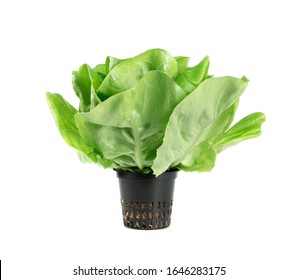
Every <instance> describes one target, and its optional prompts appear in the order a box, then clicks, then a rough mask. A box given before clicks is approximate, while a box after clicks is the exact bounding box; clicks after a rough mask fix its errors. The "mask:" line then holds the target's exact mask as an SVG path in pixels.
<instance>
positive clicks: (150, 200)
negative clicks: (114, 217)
mask: <svg viewBox="0 0 297 280" xmlns="http://www.w3.org/2000/svg"><path fill="white" fill-rule="evenodd" d="M116 172H117V176H118V178H119V183H120V192H121V203H122V210H123V220H124V225H125V226H126V227H128V228H133V229H142V230H152V229H162V228H166V227H169V225H170V222H171V213H172V204H173V193H174V182H175V178H176V176H177V172H178V171H167V172H165V173H163V174H161V175H160V176H158V177H155V176H154V175H153V174H143V173H132V172H123V171H116Z"/></svg>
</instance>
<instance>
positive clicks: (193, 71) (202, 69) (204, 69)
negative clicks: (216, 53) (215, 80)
mask: <svg viewBox="0 0 297 280" xmlns="http://www.w3.org/2000/svg"><path fill="white" fill-rule="evenodd" d="M208 68H209V58H208V56H206V57H205V58H203V60H202V61H201V62H200V63H199V64H197V65H196V66H194V67H190V68H187V69H186V70H185V71H183V72H182V73H181V74H180V75H179V76H178V77H177V78H176V79H175V81H176V82H177V83H178V84H179V85H180V87H181V88H182V89H183V90H184V91H185V92H186V93H188V94H189V93H191V92H192V91H193V90H194V89H196V88H197V87H198V86H199V85H200V84H201V83H202V82H203V81H204V80H205V79H207V78H208V75H207V73H208Z"/></svg>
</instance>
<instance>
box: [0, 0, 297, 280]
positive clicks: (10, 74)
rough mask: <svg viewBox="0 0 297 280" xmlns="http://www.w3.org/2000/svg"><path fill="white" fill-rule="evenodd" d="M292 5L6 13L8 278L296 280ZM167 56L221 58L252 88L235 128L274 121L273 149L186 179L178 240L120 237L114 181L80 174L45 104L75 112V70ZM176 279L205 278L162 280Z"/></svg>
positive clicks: (30, 4) (1, 88) (225, 70)
mask: <svg viewBox="0 0 297 280" xmlns="http://www.w3.org/2000/svg"><path fill="white" fill-rule="evenodd" d="M293 3H294V1H287V0H282V1H254V2H252V1H229V0H225V1H187V0H183V1H161V0H159V1H156V0H150V1H139V0H138V1H120V0H119V1H115V0H114V1H89V0H86V1H62V0H59V1H56V0H51V1H33V0H27V1H20V0H15V1H14V0H11V1H4V0H2V1H1V2H0V29H1V33H0V36H1V38H0V40H1V43H0V49H1V51H0V79H1V82H0V95H1V98H0V102H1V103H0V105H1V109H0V122H1V123H0V124H1V125H0V129H1V136H0V148H1V153H0V155H1V168H0V174H1V175H0V180H1V186H0V259H1V260H2V274H3V279H6V280H9V279H13V280H16V279H30V280H35V279H43V280H47V279H51V280H52V279H63V280H67V279H114V278H115V277H111V276H109V277H102V276H101V277H94V278H93V277H87V278H83V277H78V276H73V275H72V270H73V269H74V268H76V267H77V266H78V265H80V266H83V267H90V266H97V267H103V268H109V267H113V266H117V267H126V266H127V265H131V266H133V267H135V268H139V267H156V268H158V269H163V270H164V271H166V267H168V266H172V267H174V266H226V267H227V275H226V276H225V277H214V276H213V277H209V278H207V277H204V278H203V277H200V278H199V279H228V280H229V279H230V280H233V279H234V280H235V279H236V280H238V279H240V280H245V279H248V280H250V279H261V280H263V279H270V280H271V279H286V280H291V279H292V280H293V279H294V280H296V279H297V270H296V266H297V253H296V252H297V244H296V236H297V230H296V222H297V221H296V220H297V218H296V215H297V203H296V200H297V192H296V187H297V184H296V183H297V180H296V171H297V169H296V158H297V152H296V143H297V142H296V141H297V137H296V135H297V134H296V120H297V117H296V112H297V109H296V108H297V106H296V100H297V99H296V95H297V91H296V74H297V73H296V64H297V55H296V49H297V45H296V41H294V40H295V39H296V29H295V28H294V25H295V26H296V24H297V20H296V8H294V6H293ZM155 47H159V48H163V49H165V50H167V51H169V52H170V53H171V54H172V55H174V56H178V55H185V56H190V57H191V58H192V60H191V62H192V64H195V63H197V62H199V60H200V59H202V58H203V57H204V56H205V55H209V56H210V60H211V67H210V73H211V74H216V75H217V76H220V75H233V76H236V77H241V76H242V75H246V76H247V77H248V78H249V79H250V81H251V82H250V84H249V86H248V89H247V90H246V92H245V93H244V95H243V97H242V98H241V103H240V106H239V108H238V112H237V116H236V120H238V119H240V118H241V117H243V116H245V115H247V114H249V113H252V112H255V111H263V112H265V114H266V117H267V121H266V123H265V124H264V125H263V135H262V136H261V137H259V138H256V139H253V140H249V141H247V142H244V143H242V144H240V145H237V146H235V147H233V148H232V149H230V150H227V151H225V152H223V153H222V154H220V155H219V156H218V159H217V164H216V167H215V169H214V170H213V171H212V172H211V173H203V174H202V173H190V174H189V173H182V172H180V174H179V176H178V179H177V181H176V192H175V202H174V209H173V218H172V225H171V226H170V228H168V229H166V230H160V231H134V230H129V229H126V228H124V226H123V225H122V220H121V208H120V202H119V189H118V182H117V178H116V176H115V174H114V172H113V171H111V170H103V169H100V168H99V167H97V166H95V165H84V164H81V163H80V162H79V160H78V159H77V157H76V153H75V151H74V150H73V149H71V148H69V147H68V146H67V145H66V144H65V143H64V141H63V140H62V138H61V137H60V135H59V132H58V130H57V128H56V126H55V124H54V121H53V119H52V116H51V114H50V111H49V109H48V106H47V104H46V100H45V92H46V91H51V92H59V93H62V94H63V95H64V96H65V98H66V99H68V100H69V101H70V102H71V103H72V104H74V105H77V104H78V102H77V99H76V97H75V95H74V94H73V91H72V86H71V71H72V70H74V69H77V68H78V67H79V66H80V65H81V64H83V63H88V64H90V65H91V66H95V65H96V64H98V63H102V62H104V59H105V57H106V56H107V55H111V56H115V57H119V58H125V57H129V56H134V55H137V54H139V53H141V52H143V51H145V50H147V49H149V48H155ZM120 278H121V279H130V278H129V277H119V278H116V279H120ZM132 278H133V277H132ZM137 278H140V277H137ZM143 278H145V277H143ZM148 278H149V277H147V279H148ZM167 278H168V279H169V278H173V279H174V278H175V279H183V278H185V279H194V278H195V277H193V278H192V277H189V276H183V277H182V276H179V277H173V276H171V277H169V276H168V277H166V276H165V275H164V274H163V275H162V276H156V277H151V278H150V279H167ZM197 278H198V277H197Z"/></svg>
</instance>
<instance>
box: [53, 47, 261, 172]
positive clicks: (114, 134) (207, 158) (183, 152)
mask: <svg viewBox="0 0 297 280" xmlns="http://www.w3.org/2000/svg"><path fill="white" fill-rule="evenodd" d="M188 63H189V58H188V57H183V56H179V57H173V56H171V55H170V54H169V53H168V52H166V51H164V50H161V49H152V50H148V51H146V52H144V53H142V54H140V55H137V56H135V57H133V58H128V59H116V58H114V57H110V56H109V57H107V58H106V61H105V64H99V65H97V66H95V67H94V68H92V67H90V66H89V65H87V64H83V65H82V66H81V67H80V68H79V69H78V70H77V71H74V72H73V79H72V82H73V88H74V92H75V93H76V95H77V96H78V98H79V108H78V110H76V109H75V108H74V107H73V106H72V105H70V104H69V103H68V102H67V101H66V100H65V99H64V98H63V97H62V96H61V95H60V94H57V93H47V100H48V103H49V106H50V109H51V111H52V114H53V116H54V119H55V121H56V124H57V126H58V129H59V131H60V133H61V135H62V137H63V138H64V140H65V141H66V143H67V144H68V145H70V146H71V147H73V148H75V149H76V150H78V153H79V157H80V159H81V160H82V161H84V162H93V163H96V164H99V165H101V166H102V167H104V168H113V169H117V170H126V171H131V172H143V173H149V172H153V173H154V174H155V175H156V176H158V175H160V174H162V173H163V172H165V171H166V170H170V169H179V170H184V171H200V172H202V171H210V170H211V169H212V168H213V167H214V165H215V161H216V156H217V154H218V153H220V152H222V151H223V150H224V149H226V148H228V147H230V146H233V145H234V144H237V143H239V142H241V141H243V140H246V139H249V138H253V137H256V136H258V135H260V133H261V124H262V123H263V122H264V120H265V116H264V114H263V113H253V114H250V115H248V116H246V117H245V118H243V119H242V120H240V121H239V122H238V123H236V124H234V125H233V126H232V127H231V128H230V126H231V123H232V121H233V119H234V114H235V112H236V109H237V106H238V102H239V98H240V96H241V94H242V93H243V92H244V90H245V89H246V87H247V85H248V79H247V78H246V77H243V78H241V79H239V78H234V77H230V76H224V77H212V76H209V75H208V68H209V59H208V57H205V58H204V59H203V60H202V61H201V62H200V63H199V64H197V65H196V66H193V67H189V66H188Z"/></svg>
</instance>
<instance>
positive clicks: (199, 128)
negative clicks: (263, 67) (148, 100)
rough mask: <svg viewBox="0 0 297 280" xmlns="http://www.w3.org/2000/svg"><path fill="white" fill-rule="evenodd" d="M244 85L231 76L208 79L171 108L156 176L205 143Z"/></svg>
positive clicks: (158, 157) (158, 158)
mask: <svg viewBox="0 0 297 280" xmlns="http://www.w3.org/2000/svg"><path fill="white" fill-rule="evenodd" d="M246 86H247V82H246V81H243V80H241V79H237V78H233V77H221V78H210V79H207V80H205V81H204V82H203V83H202V84H201V85H200V86H199V87H198V88H197V89H196V90H195V91H194V92H192V93H191V94H190V95H188V96H187V97H186V98H185V99H184V100H183V101H182V102H180V104H178V106H177V107H176V108H175V109H174V111H173V113H172V115H171V117H170V120H169V122H168V125H167V127H166V132H165V136H164V139H163V144H162V145H161V146H160V147H159V148H158V150H157V157H156V159H155V161H154V164H153V166H152V169H153V170H154V174H155V175H156V176H158V175H160V174H162V173H163V172H165V171H166V170H167V169H168V168H169V167H172V164H173V163H175V164H173V165H176V164H178V163H179V162H180V161H181V160H182V159H184V158H185V157H186V156H187V155H189V154H190V153H191V152H192V149H194V148H195V147H196V146H197V145H199V144H200V143H201V142H203V141H205V134H207V133H208V131H207V130H208V129H209V128H211V125H212V124H213V123H214V122H215V121H216V120H217V118H219V117H220V115H221V114H222V113H223V112H224V111H225V110H226V109H227V108H228V107H230V106H231V105H232V104H234V103H235V102H236V100H238V98H239V97H240V95H241V94H242V93H243V91H244V90H245V88H246Z"/></svg>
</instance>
